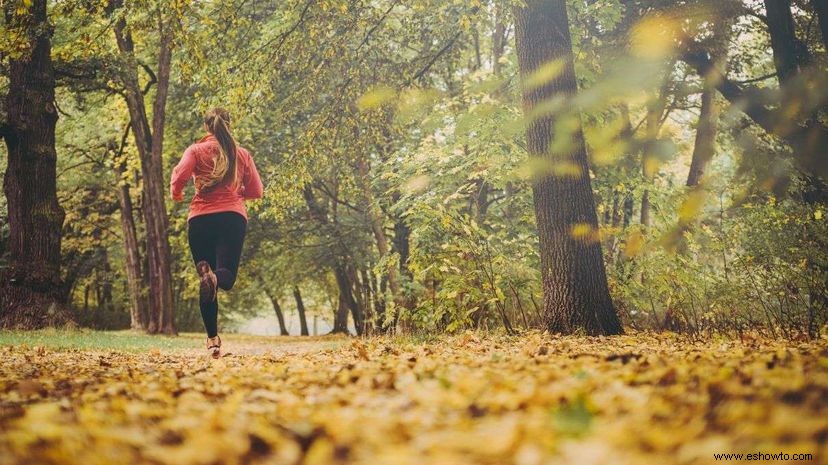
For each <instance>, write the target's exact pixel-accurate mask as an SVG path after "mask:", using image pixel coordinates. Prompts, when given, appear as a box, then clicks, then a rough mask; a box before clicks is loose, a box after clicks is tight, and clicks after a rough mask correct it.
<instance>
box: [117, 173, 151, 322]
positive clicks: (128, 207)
mask: <svg viewBox="0 0 828 465" xmlns="http://www.w3.org/2000/svg"><path fill="white" fill-rule="evenodd" d="M124 169H125V167H124V166H123V165H118V167H117V168H116V174H117V175H118V184H119V188H118V202H119V204H120V207H121V231H122V234H123V235H124V252H125V253H126V266H127V285H128V286H129V316H130V328H132V329H134V330H141V331H145V330H146V320H147V308H146V297H145V295H144V277H143V274H142V273H141V252H140V250H139V249H138V232H137V229H136V227H135V216H134V213H133V206H132V197H131V195H130V193H129V184H126V183H124V182H123V181H122V180H121V177H122V176H123V172H124Z"/></svg>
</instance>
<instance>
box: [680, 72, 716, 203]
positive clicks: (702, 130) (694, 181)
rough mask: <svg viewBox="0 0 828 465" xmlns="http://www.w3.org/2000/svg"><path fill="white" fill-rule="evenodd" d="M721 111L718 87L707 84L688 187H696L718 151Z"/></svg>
mask: <svg viewBox="0 0 828 465" xmlns="http://www.w3.org/2000/svg"><path fill="white" fill-rule="evenodd" d="M718 113H719V112H718V111H717V109H716V89H714V88H712V87H710V86H705V89H704V91H703V92H702V95H701V113H700V114H699V122H698V125H697V127H696V143H695V146H694V147H693V158H692V159H691V161H690V172H689V173H688V174H687V183H686V184H687V187H696V186H698V185H699V182H701V179H702V176H704V171H705V168H706V167H707V164H708V163H709V162H710V160H712V159H713V156H714V155H715V153H716V132H717V122H718V118H719V114H718Z"/></svg>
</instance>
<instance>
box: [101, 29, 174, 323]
mask: <svg viewBox="0 0 828 465" xmlns="http://www.w3.org/2000/svg"><path fill="white" fill-rule="evenodd" d="M160 28H161V30H160V34H161V41H160V51H159V57H158V72H157V80H158V82H157V83H156V95H155V102H154V104H153V115H152V116H153V118H152V130H150V123H149V119H148V117H147V112H146V106H145V105H144V96H143V93H142V92H141V89H140V87H139V85H138V68H137V61H136V58H135V46H134V43H133V40H132V36H131V34H130V33H129V30H128V28H127V24H126V21H125V20H124V19H123V18H120V19H118V21H116V23H115V26H114V30H115V38H116V41H117V43H118V49H119V51H120V52H121V55H122V57H123V58H124V60H125V63H126V66H125V70H124V73H123V74H124V81H125V82H124V87H125V93H126V102H127V107H128V109H129V115H130V125H131V127H132V133H133V135H134V137H135V145H136V147H137V149H138V153H139V155H140V157H141V173H142V176H143V182H144V186H143V188H144V190H143V205H142V213H143V215H144V224H145V225H146V230H147V233H146V234H147V237H146V251H147V262H148V274H147V278H148V282H149V318H148V321H147V324H146V328H147V331H148V332H150V333H164V334H174V333H175V332H176V331H175V326H174V323H173V313H174V304H173V298H172V274H171V272H170V246H169V242H168V240H167V229H168V218H167V207H166V204H165V202H164V198H165V192H166V185H165V182H164V175H163V169H162V160H161V153H162V148H163V146H162V144H163V139H164V119H165V107H166V101H167V91H168V89H169V77H170V63H171V59H172V49H171V37H170V34H169V32H168V31H166V30H164V28H163V25H160Z"/></svg>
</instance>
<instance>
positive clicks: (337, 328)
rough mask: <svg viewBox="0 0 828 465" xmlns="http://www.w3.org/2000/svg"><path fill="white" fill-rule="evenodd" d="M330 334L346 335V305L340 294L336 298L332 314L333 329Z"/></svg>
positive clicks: (343, 297)
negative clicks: (334, 309) (334, 311)
mask: <svg viewBox="0 0 828 465" xmlns="http://www.w3.org/2000/svg"><path fill="white" fill-rule="evenodd" d="M331 334H348V303H347V302H345V296H344V295H343V294H342V292H340V293H339V297H338V298H337V307H336V313H335V314H334V327H333V329H332V330H331Z"/></svg>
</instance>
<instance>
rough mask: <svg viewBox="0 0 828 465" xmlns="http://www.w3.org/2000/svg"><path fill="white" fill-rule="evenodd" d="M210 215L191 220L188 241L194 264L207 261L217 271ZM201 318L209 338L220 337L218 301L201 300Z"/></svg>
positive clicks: (213, 225)
mask: <svg viewBox="0 0 828 465" xmlns="http://www.w3.org/2000/svg"><path fill="white" fill-rule="evenodd" d="M209 216H210V215H205V216H197V217H195V218H193V219H191V220H190V221H189V223H188V225H187V239H188V241H189V243H190V252H192V254H193V262H194V263H195V264H196V265H198V263H199V262H202V261H205V262H207V263H208V264H209V265H210V268H211V269H213V270H215V269H216V231H215V224H214V222H212V221H210V217H209ZM198 305H199V307H200V309H201V318H202V320H204V328H205V329H206V330H207V337H210V338H212V337H216V336H217V335H218V299H203V298H201V299H199V303H198Z"/></svg>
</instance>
